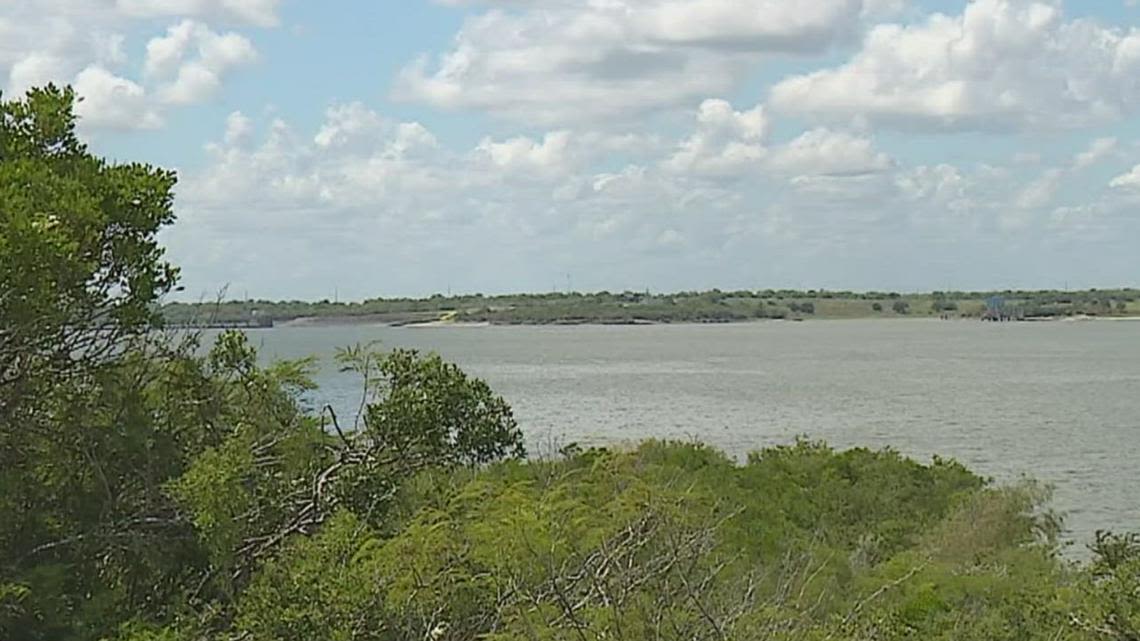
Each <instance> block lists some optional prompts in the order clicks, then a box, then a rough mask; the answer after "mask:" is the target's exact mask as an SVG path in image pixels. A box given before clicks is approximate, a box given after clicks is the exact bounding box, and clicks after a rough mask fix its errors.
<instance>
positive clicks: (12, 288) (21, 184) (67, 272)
mask: <svg viewBox="0 0 1140 641" xmlns="http://www.w3.org/2000/svg"><path fill="white" fill-rule="evenodd" d="M74 100H75V95H74V93H73V92H72V91H71V90H70V89H58V88H56V87H54V86H50V85H49V86H48V87H47V88H44V89H33V90H31V91H29V92H28V93H27V96H26V97H25V98H24V99H23V100H16V101H3V100H0V318H2V319H4V322H3V323H2V324H0V416H2V417H6V418H7V419H8V420H17V419H16V418H15V416H14V412H15V411H16V408H15V407H14V402H15V399H16V398H21V399H25V400H29V399H35V398H39V397H40V396H41V394H42V393H43V391H44V390H43V389H42V386H43V385H44V384H45V383H46V382H55V381H58V380H59V378H60V377H69V376H77V375H81V374H82V373H85V372H89V371H90V369H91V368H92V367H95V366H98V365H99V364H100V363H103V362H106V361H107V360H108V359H110V358H113V357H114V356H115V353H116V352H117V351H118V350H120V349H121V348H122V346H123V344H124V342H126V341H129V340H130V339H132V338H136V337H138V336H139V335H140V334H141V333H142V332H144V331H145V330H147V329H149V328H150V327H151V326H152V325H153V324H154V323H155V321H156V320H157V318H156V316H155V312H154V303H155V302H156V301H157V300H158V299H159V297H160V296H162V295H163V294H164V293H166V292H168V291H169V290H170V289H171V288H172V287H173V286H174V281H175V278H176V275H177V272H176V270H175V269H174V268H173V267H171V266H170V265H169V264H167V263H165V262H163V261H162V253H163V252H162V249H161V248H160V247H159V246H158V242H157V239H156V236H157V233H158V230H159V229H160V228H161V227H163V226H164V225H167V224H169V223H171V222H172V221H173V219H174V216H173V213H172V202H173V192H172V189H173V187H174V183H175V177H174V174H173V173H171V172H168V171H164V170H161V169H156V168H153V167H150V166H147V165H139V164H128V165H112V164H109V163H107V162H106V161H104V160H102V159H99V158H96V157H94V156H92V155H91V154H90V153H88V151H87V149H86V147H85V146H84V145H83V143H81V142H80V141H79V139H78V138H77V136H76V134H75V115H74V112H73V109H72V105H73V103H74Z"/></svg>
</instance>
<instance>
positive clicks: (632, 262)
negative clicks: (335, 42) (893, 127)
mask: <svg viewBox="0 0 1140 641" xmlns="http://www.w3.org/2000/svg"><path fill="white" fill-rule="evenodd" d="M693 123H694V129H693V131H691V132H689V133H687V134H684V135H680V136H678V137H677V138H675V139H674V140H672V141H671V142H670V141H665V140H648V139H646V138H644V137H640V136H638V135H617V134H612V133H605V134H602V133H597V132H594V131H589V130H573V131H571V130H554V131H551V132H548V133H546V134H543V135H529V136H522V135H520V136H506V137H499V138H490V137H488V138H485V139H483V140H482V141H480V142H479V143H477V144H475V145H474V146H473V148H469V149H454V148H450V147H448V146H446V145H444V144H442V143H440V141H439V140H437V139H436V137H435V136H434V135H433V134H432V133H431V132H430V131H428V130H427V129H426V128H424V127H423V126H422V125H420V124H417V123H414V122H404V123H400V122H396V121H393V120H391V119H390V118H387V117H385V116H384V115H382V114H379V113H377V112H375V111H373V110H372V109H370V108H368V107H367V106H365V105H363V104H360V103H348V104H343V105H336V106H334V107H331V108H330V109H329V110H328V112H327V113H326V116H325V120H324V122H323V123H322V124H320V125H319V126H317V127H314V129H313V132H312V133H309V134H306V133H305V132H301V131H295V130H293V129H292V128H291V127H289V126H288V125H287V124H286V123H285V122H283V121H280V120H278V121H275V122H272V123H267V124H268V127H267V128H266V134H265V135H264V137H263V138H262V139H261V140H260V141H259V142H258V141H253V140H251V138H250V135H251V131H252V130H253V129H254V127H253V125H252V123H250V122H249V120H248V119H247V118H245V117H244V116H243V115H240V114H237V115H231V116H230V117H229V118H228V119H227V122H226V126H225V130H224V132H221V131H220V132H219V136H220V137H221V138H222V140H221V141H220V142H218V143H216V144H213V145H211V146H210V154H211V163H210V165H209V166H208V167H207V168H206V169H205V170H202V171H197V172H189V173H184V175H183V182H182V183H181V185H180V188H179V200H178V202H179V205H178V207H179V217H180V223H179V225H178V226H176V228H175V229H174V230H172V231H171V232H170V236H169V238H168V242H169V243H170V246H171V251H172V258H174V259H175V260H176V261H178V262H179V263H181V264H183V265H184V266H185V267H186V271H185V274H186V278H187V285H188V287H189V288H190V291H191V295H197V294H199V293H201V292H203V291H205V292H212V291H213V290H214V289H216V288H217V287H219V286H221V285H222V284H224V283H225V282H226V281H228V280H229V281H234V286H237V287H248V288H250V290H251V291H256V292H258V293H259V295H262V294H264V295H269V296H272V295H288V296H317V297H322V296H324V295H326V294H324V291H323V289H321V288H322V287H326V286H327V285H328V284H329V283H334V282H337V283H339V287H340V291H341V293H342V295H354V296H366V295H376V294H379V293H423V292H430V291H432V290H441V289H442V288H443V287H444V285H445V284H446V282H445V281H440V280H439V279H448V280H449V282H450V283H451V284H453V285H455V287H456V289H467V290H468V291H473V290H484V291H490V290H502V289H545V288H546V287H549V282H550V281H549V279H551V278H554V279H559V280H560V279H561V278H563V277H564V274H565V273H566V271H573V273H574V274H575V283H576V285H578V286H581V287H585V288H590V287H596V288H620V287H623V286H644V285H646V284H649V285H652V286H654V287H657V286H658V285H659V284H661V283H662V282H663V281H662V280H660V279H665V280H664V285H662V286H669V287H688V286H694V287H697V286H714V285H720V286H726V285H727V286H732V285H735V284H737V283H738V282H739V281H737V280H736V279H737V278H740V279H746V280H747V279H753V280H748V282H750V283H754V284H760V283H763V284H772V283H776V284H779V283H786V282H788V281H786V280H782V278H783V277H792V278H803V274H804V273H808V274H828V275H830V276H829V278H831V279H833V280H831V281H829V283H830V284H834V285H841V286H852V287H858V286H863V287H892V288H906V287H907V286H908V284H909V286H912V287H922V286H929V283H928V282H926V281H920V280H908V279H910V278H914V279H921V278H922V276H921V274H922V273H924V272H922V270H898V269H897V268H896V269H890V268H887V267H883V265H887V264H894V265H906V264H920V263H921V264H923V265H928V264H931V263H932V262H937V261H941V263H940V264H945V265H956V266H957V267H955V269H958V270H960V271H962V272H963V273H964V274H965V275H970V274H974V275H976V277H977V281H975V282H978V283H980V284H985V282H988V281H986V278H989V277H990V276H991V275H992V270H993V269H1005V268H1006V267H1008V266H1009V265H1017V269H1018V270H1021V269H1023V268H1024V272H1023V273H1025V274H1028V275H1029V276H1030V277H1036V276H1034V274H1038V273H1040V270H1041V269H1048V265H1049V264H1051V263H1048V262H1047V261H1048V260H1059V257H1060V256H1063V255H1065V252H1063V251H1061V250H1060V249H1058V250H1056V251H1053V250H1052V249H1050V247H1061V246H1063V245H1064V243H1066V242H1070V240H1069V239H1077V238H1080V237H1082V236H1081V235H1085V236H1087V235H1089V234H1092V233H1094V232H1095V233H1097V234H1103V230H1104V228H1105V227H1106V226H1109V225H1116V226H1117V228H1120V224H1124V223H1119V224H1118V223H1117V222H1115V221H1119V220H1120V218H1119V215H1118V214H1114V213H1106V212H1115V211H1119V209H1120V208H1119V207H1118V206H1110V204H1105V205H1098V206H1097V207H1091V206H1090V207H1081V206H1080V204H1079V203H1077V204H1074V203H1068V202H1065V200H1064V198H1063V195H1064V192H1063V191H1062V190H1060V189H1059V186H1060V185H1062V184H1063V182H1064V181H1065V180H1066V179H1068V177H1069V176H1071V175H1072V174H1073V173H1074V172H1075V170H1074V169H1072V166H1071V165H1070V163H1064V164H1062V165H1059V166H1057V167H1053V168H1048V167H1043V168H1038V169H1036V170H1034V169H1033V168H1030V167H1025V166H1022V165H1017V164H1016V163H1014V162H1013V161H1012V160H1011V161H1010V164H1009V166H1006V167H1002V166H989V165H951V164H930V165H919V166H903V165H901V164H900V163H899V162H897V161H895V160H893V159H892V158H890V157H889V156H887V155H886V154H885V153H884V152H882V151H879V150H877V149H876V148H875V146H874V144H873V141H872V139H870V138H866V137H864V136H862V135H859V134H856V133H852V132H848V131H843V130H832V129H823V128H817V129H810V130H808V131H805V132H802V133H800V134H799V135H795V136H793V137H792V138H791V139H790V140H789V141H787V142H774V141H772V140H770V135H771V134H770V133H769V130H770V128H771V127H772V124H771V123H769V122H768V117H767V114H766V112H765V111H764V109H763V108H762V107H759V106H757V107H753V108H750V109H738V108H734V107H733V106H732V105H731V104H729V103H727V102H725V101H720V100H711V101H706V102H704V103H703V104H702V106H701V108H700V109H698V110H697V111H696V112H695V113H694V116H693ZM257 129H259V130H260V129H261V127H257ZM702 136H703V138H702ZM694 140H696V142H694ZM714 140H715V141H716V142H715V143H714V142H712V141H714ZM732 143H736V144H738V145H753V146H757V148H758V149H759V151H757V152H756V155H757V156H758V160H754V161H749V162H747V163H741V164H739V165H738V166H736V169H738V170H739V173H736V174H732V175H734V176H739V177H742V178H745V179H743V180H736V181H733V182H726V181H725V180H724V178H725V177H726V176H727V175H729V174H725V173H716V172H710V171H708V168H709V165H708V162H713V164H714V165H715V163H716V162H718V161H719V160H717V159H721V160H723V158H725V157H731V155H730V154H729V155H726V154H725V153H724V152H725V150H726V149H729V148H730V147H731V144H732ZM1105 146H1106V144H1105V143H1095V142H1094V143H1093V144H1090V147H1089V149H1090V150H1099V149H1102V148H1103V147H1105ZM607 149H621V150H623V151H621V152H620V153H621V154H622V156H621V157H623V158H625V157H633V156H636V157H637V159H636V160H634V161H630V162H628V163H626V164H624V165H618V167H619V168H616V169H615V168H613V164H614V162H615V158H614V157H613V156H611V155H610V152H608V151H606V150H607ZM686 149H687V150H690V151H692V150H696V149H702V150H704V151H702V152H701V153H697V154H694V157H695V158H700V159H701V162H695V163H692V164H689V165H686V163H683V162H682V163H677V162H674V161H675V158H676V156H677V155H678V154H679V153H680V152H682V151H684V150H686ZM705 152H707V153H705ZM702 162H704V164H703V165H702ZM1075 162H1076V161H1075V160H1074V163H1075ZM724 167H725V168H730V167H733V166H732V165H731V164H728V165H725V166H724ZM726 171H727V169H726ZM1027 172H1033V173H1027ZM1137 174H1140V169H1138V170H1137ZM1106 191H1107V190H1106ZM1086 196H1087V197H1088V198H1089V200H1090V202H1096V201H1097V200H1098V199H1100V198H1105V196H1103V195H1101V194H1097V193H1095V192H1093V193H1091V194H1086ZM1113 216H1117V217H1116V218H1113ZM1106 221H1108V222H1106ZM1073 242H1076V241H1073ZM207 247H208V248H210V250H211V251H214V250H216V251H217V252H218V253H217V254H211V253H210V252H209V251H202V248H207ZM266 247H271V248H272V249H271V250H266V249H265V248H266ZM987 247H988V248H991V249H992V250H993V251H992V252H991V251H990V250H988V249H985V248H987ZM964 248H965V249H964ZM1021 248H1024V251H1022V249H1021ZM1034 252H1036V253H1034ZM963 255H968V256H970V257H971V259H970V260H969V261H966V262H963V259H962V256H963ZM1040 255H1044V256H1045V258H1044V259H1042V258H1041V257H1040ZM1011 257H1012V258H1011ZM994 261H998V262H997V263H996V264H995V263H994ZM1026 261H1028V264H1024V263H1025V262H1026ZM813 265H814V267H813ZM820 265H823V267H820ZM813 269H814V270H816V271H806V272H805V271H804V270H813ZM987 270H990V271H987ZM1034 270H1036V271H1034ZM1019 273H1021V272H1019ZM781 275H783V277H782V276H781ZM756 278H759V279H760V281H759V283H758V282H757V281H756V280H754V279H756ZM808 278H810V276H809V277H808ZM338 279H339V280H338ZM626 279H628V281H627V280H626ZM639 281H640V285H638V282H639Z"/></svg>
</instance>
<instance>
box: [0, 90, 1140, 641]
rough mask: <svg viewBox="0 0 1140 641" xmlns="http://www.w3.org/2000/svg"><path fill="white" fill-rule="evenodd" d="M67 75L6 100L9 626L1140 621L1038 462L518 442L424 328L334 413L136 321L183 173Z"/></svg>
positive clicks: (986, 631)
mask: <svg viewBox="0 0 1140 641" xmlns="http://www.w3.org/2000/svg"><path fill="white" fill-rule="evenodd" d="M72 102H73V96H72V95H71V94H70V92H68V91H63V90H58V89H55V88H51V87H49V88H47V89H44V90H38V91H33V92H31V93H30V94H29V95H28V96H27V97H26V98H25V99H24V100H20V101H14V102H4V103H0V178H2V179H3V180H0V186H2V187H0V223H2V224H0V266H2V267H0V269H2V270H3V271H2V272H0V313H2V314H3V323H0V359H2V360H0V638H2V639H19V640H27V641H38V640H54V639H68V640H78V641H88V640H90V641H97V640H117V641H236V640H245V639H257V640H262V639H266V640H273V639H283V640H292V639H296V640H309V639H330V640H349V639H352V640H362V641H366V640H377V641H380V640H384V641H387V640H398V639H431V640H433V641H443V640H449V639H457V640H458V639H464V640H466V639H471V640H474V639H487V640H504V641H505V640H507V639H569V640H576V641H586V640H594V639H630V640H633V639H637V640H641V639H678V640H680V639H709V640H727V639H741V640H743V639H785V640H792V639H795V640H804V641H824V640H830V639H850V640H855V639H866V640H871V639H875V640H889V639H899V640H901V639H947V640H949V639H978V640H990V639H993V640H997V639H1003V640H1004V639H1009V640H1014V639H1017V640H1022V639H1030V640H1032V639H1042V640H1044V639H1051V640H1055V639H1071V640H1080V641H1085V640H1092V639H1115V640H1118V641H1125V640H1131V639H1136V638H1140V591H1138V590H1140V540H1138V539H1137V538H1136V537H1135V536H1131V535H1112V534H1101V535H1099V536H1098V537H1097V540H1096V541H1095V542H1093V543H1092V544H1091V549H1092V552H1093V558H1092V561H1091V562H1090V563H1088V564H1085V565H1070V564H1068V563H1066V562H1064V561H1063V560H1062V559H1061V557H1060V556H1059V554H1058V546H1057V542H1056V535H1057V532H1058V527H1059V525H1058V521H1057V519H1056V518H1055V517H1054V516H1053V515H1052V514H1050V513H1049V512H1048V511H1047V510H1046V509H1044V507H1045V501H1046V499H1047V492H1045V491H1044V490H1043V489H1042V488H1040V487H1038V486H1036V485H1034V484H1031V483H1025V484H1021V485H1018V486H1013V487H1000V486H995V485H993V484H992V483H990V482H988V481H987V480H985V479H982V478H980V477H978V476H976V475H974V474H973V473H971V472H969V471H968V470H966V469H964V468H963V467H962V466H961V465H959V464H957V463H954V462H952V461H945V460H941V459H935V460H934V461H933V462H932V463H931V464H929V465H922V464H919V463H917V462H914V461H910V460H907V459H905V458H903V457H901V456H900V455H898V454H897V453H894V452H891V451H883V452H872V451H868V450H861V449H856V450H850V451H846V452H837V451H833V450H831V449H830V448H828V447H826V446H825V445H822V444H818V443H811V442H798V443H795V444H793V445H789V446H786V447H777V448H771V449H767V450H764V451H760V452H756V453H754V454H752V455H751V456H750V457H748V459H747V461H746V462H744V463H738V462H736V461H732V460H730V459H728V458H726V457H725V456H723V455H722V454H720V453H718V452H715V451H713V450H710V449H708V448H705V447H702V446H700V445H694V444H677V443H659V442H649V443H645V444H642V445H641V446H639V447H636V448H633V449H627V450H606V449H591V450H581V449H579V448H577V447H574V446H567V447H566V448H564V449H563V450H562V451H561V452H559V453H558V454H557V455H556V456H549V457H546V458H534V459H526V458H525V452H524V450H523V439H522V434H521V432H520V430H519V427H518V426H517V424H516V423H515V421H514V418H513V416H512V413H511V409H510V407H509V406H508V405H507V403H506V402H505V401H504V400H503V399H501V398H499V397H498V396H496V395H495V394H494V393H493V392H492V391H491V390H490V389H489V388H488V387H487V386H486V385H485V384H484V383H483V382H481V381H479V380H475V379H472V378H469V377H468V376H466V375H465V374H464V373H463V372H462V371H460V370H459V369H458V368H456V367H455V366H453V365H450V364H448V363H445V362H443V361H442V360H441V359H440V358H439V357H437V356H433V355H423V354H418V353H415V352H410V351H400V350H397V351H392V352H383V351H379V350H376V349H373V348H371V347H368V346H360V347H353V348H347V349H345V350H342V351H341V352H340V353H339V355H338V360H339V362H340V363H341V365H342V367H343V368H344V369H345V370H346V371H351V372H355V373H356V374H358V375H359V376H360V378H361V382H362V394H361V399H360V408H361V409H360V411H359V412H358V413H357V414H358V415H357V416H356V417H355V418H354V419H353V420H352V423H351V424H348V422H347V421H345V422H344V423H342V421H341V420H340V417H338V416H336V414H335V413H334V412H333V411H332V409H331V408H329V407H323V408H320V407H311V406H309V405H307V404H306V402H305V401H304V400H303V399H304V398H312V391H313V390H312V382H311V381H310V380H309V377H308V372H309V366H310V363H308V362H306V361H296V362H281V363H276V364H273V365H271V366H268V367H266V366H261V365H259V364H258V360H257V355H256V353H255V352H254V350H253V349H252V348H251V347H250V345H249V343H248V341H247V340H246V338H245V336H244V335H243V334H242V333H240V332H233V331H230V332H224V333H222V334H221V335H220V336H219V337H218V338H217V339H216V341H215V343H214V344H213V345H212V347H211V348H210V349H209V350H208V351H206V352H205V353H202V350H199V349H197V348H198V347H199V346H198V340H199V339H198V337H197V336H196V335H194V334H189V335H185V334H178V333H163V332H157V331H155V330H156V327H157V326H158V324H159V321H160V319H159V318H158V317H157V315H156V314H154V313H153V312H154V309H155V302H156V301H157V300H159V299H160V297H161V296H162V295H163V294H164V293H166V292H169V291H170V290H171V288H172V287H174V285H175V281H176V276H177V272H176V271H175V270H174V269H173V268H171V267H170V266H168V265H166V264H165V263H163V262H162V253H161V249H160V248H159V247H158V246H157V244H156V242H155V236H156V234H157V232H158V230H159V229H160V228H161V227H162V226H163V225H165V224H168V223H169V222H170V220H171V214H170V211H171V210H170V207H171V188H172V186H173V182H174V178H173V176H172V175H170V174H168V173H166V172H163V171H161V170H158V169H154V168H151V167H146V166H137V165H131V166H118V165H110V164H107V163H105V162H103V161H101V160H99V159H97V158H93V157H91V156H90V155H89V154H88V153H87V151H86V150H85V149H84V148H83V146H82V145H81V144H79V142H78V141H77V140H76V138H75V135H74V118H73V116H72V113H71V104H72ZM802 304H803V303H800V305H801V308H802ZM29 309H30V310H31V311H29Z"/></svg>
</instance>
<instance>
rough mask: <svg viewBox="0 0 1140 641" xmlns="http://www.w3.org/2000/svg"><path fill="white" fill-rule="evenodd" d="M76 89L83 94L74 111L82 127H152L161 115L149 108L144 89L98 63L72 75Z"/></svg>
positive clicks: (79, 93) (159, 119)
mask: <svg viewBox="0 0 1140 641" xmlns="http://www.w3.org/2000/svg"><path fill="white" fill-rule="evenodd" d="M75 92H76V93H77V94H78V95H79V96H81V97H82V100H81V101H80V103H79V105H78V106H77V107H76V114H77V115H78V116H79V119H80V123H81V124H82V125H83V126H84V127H97V128H98V127H106V128H112V129H154V128H157V127H160V126H162V117H161V116H160V115H159V114H158V113H157V112H156V111H155V110H154V109H153V108H152V107H151V103H150V100H149V97H148V96H147V95H146V90H145V89H143V88H142V87H141V86H139V85H138V84H136V83H134V82H132V81H130V80H127V79H126V78H120V77H119V76H116V75H115V74H113V73H111V72H110V71H108V70H106V69H103V68H102V67H98V66H91V67H88V68H86V69H84V70H83V71H81V72H79V75H77V76H76V77H75Z"/></svg>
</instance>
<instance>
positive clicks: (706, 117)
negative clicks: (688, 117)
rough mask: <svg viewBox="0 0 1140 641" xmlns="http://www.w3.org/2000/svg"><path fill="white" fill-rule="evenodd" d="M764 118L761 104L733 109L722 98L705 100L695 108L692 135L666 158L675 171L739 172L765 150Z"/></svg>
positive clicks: (761, 156) (765, 117)
mask: <svg viewBox="0 0 1140 641" xmlns="http://www.w3.org/2000/svg"><path fill="white" fill-rule="evenodd" d="M767 134H768V118H767V115H766V114H765V112H764V107H763V106H762V105H757V106H756V107H754V108H752V109H749V110H748V111H736V110H734V109H733V107H732V105H731V104H730V103H729V102H727V101H725V100H715V99H710V100H705V101H704V102H702V103H701V106H700V109H698V111H697V127H696V131H694V132H693V135H692V136H690V137H689V138H687V139H686V140H684V141H682V142H681V144H680V145H679V146H678V148H677V150H676V151H675V152H674V153H673V155H672V156H670V157H669V159H668V160H667V161H666V166H667V167H668V168H669V169H670V170H672V171H675V172H682V173H687V172H695V173H699V174H714V175H716V174H720V175H725V174H739V173H740V172H742V171H746V170H748V169H749V168H750V167H751V168H755V167H757V166H758V164H759V163H760V161H761V160H762V159H763V158H764V156H765V155H766V154H767V149H765V147H764V143H765V138H766V137H767Z"/></svg>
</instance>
